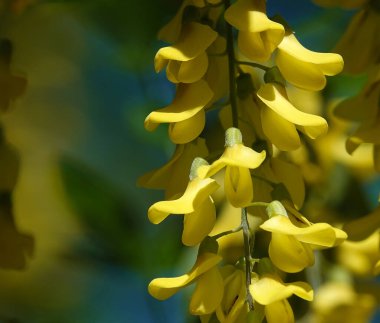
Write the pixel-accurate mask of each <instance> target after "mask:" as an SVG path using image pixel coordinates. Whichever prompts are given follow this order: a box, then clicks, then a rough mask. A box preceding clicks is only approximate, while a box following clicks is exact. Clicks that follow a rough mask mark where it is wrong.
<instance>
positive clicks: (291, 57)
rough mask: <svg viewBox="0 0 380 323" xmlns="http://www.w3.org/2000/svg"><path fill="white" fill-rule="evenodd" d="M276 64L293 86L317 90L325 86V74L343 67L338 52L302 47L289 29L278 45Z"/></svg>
mask: <svg viewBox="0 0 380 323" xmlns="http://www.w3.org/2000/svg"><path fill="white" fill-rule="evenodd" d="M276 65H277V66H278V68H279V70H280V71H281V73H282V75H283V76H284V78H285V79H286V80H287V81H288V82H289V83H291V84H293V85H294V86H297V87H299V88H301V89H305V90H309V91H319V90H322V89H323V88H324V87H325V86H326V77H325V75H328V76H332V75H336V74H338V73H340V72H341V71H342V69H343V59H342V57H341V56H340V55H338V54H333V53H318V52H313V51H310V50H308V49H306V48H305V47H303V46H302V45H301V44H300V43H299V42H298V40H297V38H296V37H295V36H294V34H293V32H291V31H290V30H287V31H286V34H285V37H284V39H283V40H282V42H281V43H280V44H279V45H278V50H277V55H276Z"/></svg>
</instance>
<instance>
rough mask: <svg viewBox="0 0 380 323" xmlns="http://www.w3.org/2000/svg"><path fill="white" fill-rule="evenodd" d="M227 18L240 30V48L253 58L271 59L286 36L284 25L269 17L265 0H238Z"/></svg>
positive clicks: (258, 59) (259, 59)
mask: <svg viewBox="0 0 380 323" xmlns="http://www.w3.org/2000/svg"><path fill="white" fill-rule="evenodd" d="M225 18H226V20H227V21H228V22H229V23H230V24H231V25H232V26H234V27H235V28H237V29H238V30H239V35H238V46H239V49H240V51H241V52H242V53H243V54H244V55H245V56H246V57H248V58H249V59H252V60H256V61H261V62H265V61H267V60H269V58H270V56H271V54H272V53H273V51H274V50H275V49H276V48H277V46H278V44H280V42H281V41H282V39H283V37H284V33H285V31H284V27H283V26H282V25H281V24H279V23H277V22H274V21H272V20H270V19H269V18H268V17H267V15H266V5H265V0H238V1H237V2H236V3H234V4H233V5H232V6H231V7H229V8H228V9H227V10H226V13H225Z"/></svg>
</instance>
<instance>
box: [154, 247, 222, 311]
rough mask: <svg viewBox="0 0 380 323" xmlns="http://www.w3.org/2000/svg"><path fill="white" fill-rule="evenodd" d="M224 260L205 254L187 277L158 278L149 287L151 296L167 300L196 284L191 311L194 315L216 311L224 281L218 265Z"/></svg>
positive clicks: (200, 256)
mask: <svg viewBox="0 0 380 323" xmlns="http://www.w3.org/2000/svg"><path fill="white" fill-rule="evenodd" d="M221 260H222V258H221V257H219V256H218V255H216V254H213V253H203V254H201V255H199V256H198V258H197V261H196V263H195V264H194V266H193V268H192V269H191V270H190V271H189V272H188V273H187V274H185V275H182V276H179V277H173V278H156V279H154V280H152V281H151V282H150V284H149V286H148V290H149V294H150V295H152V296H153V297H154V298H157V299H159V300H165V299H167V298H169V297H171V296H172V295H174V294H175V293H177V292H178V291H179V290H180V289H181V288H183V287H186V286H188V285H190V284H192V283H194V282H196V287H195V290H194V292H193V295H192V297H191V300H190V305H189V310H190V313H191V314H194V315H204V314H209V313H212V312H214V311H215V309H216V308H217V306H219V304H220V302H221V300H222V297H223V291H224V286H223V279H222V276H221V274H220V272H219V269H218V268H217V267H216V265H217V264H218V263H219V262H220V261H221Z"/></svg>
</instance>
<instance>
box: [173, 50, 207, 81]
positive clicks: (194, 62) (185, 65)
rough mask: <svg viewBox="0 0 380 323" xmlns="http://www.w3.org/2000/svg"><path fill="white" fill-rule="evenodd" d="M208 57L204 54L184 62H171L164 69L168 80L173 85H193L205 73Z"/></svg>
mask: <svg viewBox="0 0 380 323" xmlns="http://www.w3.org/2000/svg"><path fill="white" fill-rule="evenodd" d="M207 67H208V57H207V54H206V53H205V52H203V53H201V54H200V55H199V56H197V57H195V58H194V59H191V60H189V61H186V62H178V61H173V60H171V61H170V62H169V64H168V66H167V68H166V73H167V76H168V79H169V80H170V81H171V82H173V83H180V82H181V83H194V82H196V81H198V80H200V79H201V78H202V77H203V76H204V75H205V73H206V71H207Z"/></svg>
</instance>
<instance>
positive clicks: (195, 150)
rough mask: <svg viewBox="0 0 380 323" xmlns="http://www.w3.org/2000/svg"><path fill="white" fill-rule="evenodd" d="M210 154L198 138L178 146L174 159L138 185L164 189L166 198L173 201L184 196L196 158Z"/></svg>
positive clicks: (144, 178) (151, 173) (153, 171)
mask: <svg viewBox="0 0 380 323" xmlns="http://www.w3.org/2000/svg"><path fill="white" fill-rule="evenodd" d="M207 154H208V149H207V146H206V142H205V140H204V139H202V138H197V139H195V140H194V141H192V142H189V143H187V144H185V145H177V146H176V149H175V152H174V154H173V156H172V158H171V159H170V160H169V161H168V162H167V163H166V164H165V165H163V166H162V167H160V168H158V169H155V170H152V171H150V172H148V173H147V174H145V175H143V176H141V177H140V178H139V180H138V181H137V184H138V185H139V186H142V187H146V188H154V189H164V190H165V198H166V199H173V198H175V197H177V196H178V194H182V193H183V192H184V191H185V189H186V186H187V184H188V182H189V171H188V170H189V169H190V166H191V164H192V162H193V160H194V158H195V157H202V158H205V157H206V156H207Z"/></svg>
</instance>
